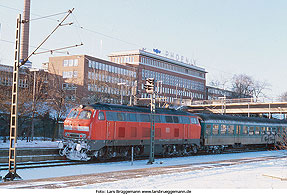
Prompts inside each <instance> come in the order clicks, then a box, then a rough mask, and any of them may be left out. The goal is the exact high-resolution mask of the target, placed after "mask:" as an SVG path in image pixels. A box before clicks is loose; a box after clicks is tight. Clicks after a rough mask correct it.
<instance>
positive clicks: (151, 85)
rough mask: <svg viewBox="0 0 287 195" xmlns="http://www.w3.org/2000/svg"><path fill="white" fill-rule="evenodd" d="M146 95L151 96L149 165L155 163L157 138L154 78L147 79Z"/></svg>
mask: <svg viewBox="0 0 287 195" xmlns="http://www.w3.org/2000/svg"><path fill="white" fill-rule="evenodd" d="M144 87H145V89H146V93H148V94H150V116H151V117H150V118H151V121H150V155H149V161H148V164H153V163H154V148H155V147H154V145H155V144H154V137H155V121H154V114H155V90H154V78H147V79H146V83H145V86H144Z"/></svg>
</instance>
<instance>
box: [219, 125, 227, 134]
mask: <svg viewBox="0 0 287 195" xmlns="http://www.w3.org/2000/svg"><path fill="white" fill-rule="evenodd" d="M226 130H227V127H226V125H221V129H220V134H221V135H225V134H226Z"/></svg>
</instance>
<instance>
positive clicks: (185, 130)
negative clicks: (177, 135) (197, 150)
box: [183, 124, 190, 139]
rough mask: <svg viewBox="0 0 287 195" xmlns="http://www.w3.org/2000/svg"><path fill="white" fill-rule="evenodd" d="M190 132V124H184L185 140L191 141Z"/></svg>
mask: <svg viewBox="0 0 287 195" xmlns="http://www.w3.org/2000/svg"><path fill="white" fill-rule="evenodd" d="M189 131H190V125H189V124H183V139H189V136H190V135H189Z"/></svg>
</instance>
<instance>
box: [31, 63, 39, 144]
mask: <svg viewBox="0 0 287 195" xmlns="http://www.w3.org/2000/svg"><path fill="white" fill-rule="evenodd" d="M30 72H34V79H33V104H32V127H31V140H32V141H33V139H34V128H35V127H34V126H35V124H34V117H35V111H36V105H35V104H36V101H35V96H36V72H39V69H38V68H33V69H32V68H31V69H30Z"/></svg>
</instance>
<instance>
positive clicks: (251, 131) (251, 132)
mask: <svg viewBox="0 0 287 195" xmlns="http://www.w3.org/2000/svg"><path fill="white" fill-rule="evenodd" d="M249 135H254V127H250V128H249Z"/></svg>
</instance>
